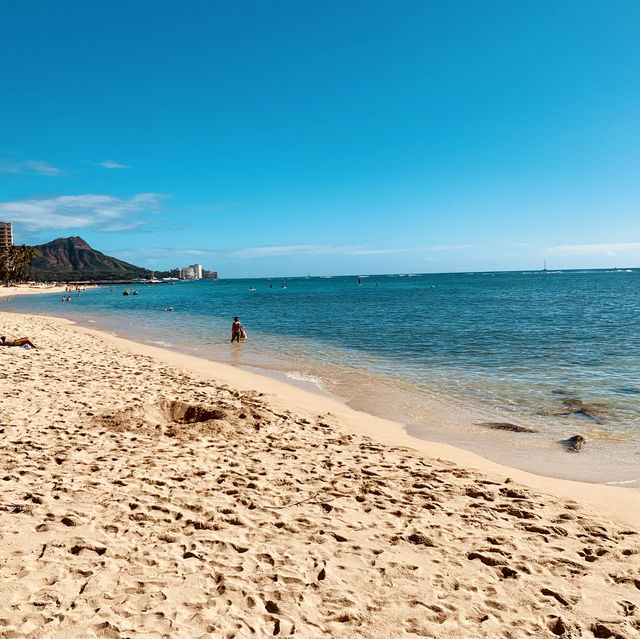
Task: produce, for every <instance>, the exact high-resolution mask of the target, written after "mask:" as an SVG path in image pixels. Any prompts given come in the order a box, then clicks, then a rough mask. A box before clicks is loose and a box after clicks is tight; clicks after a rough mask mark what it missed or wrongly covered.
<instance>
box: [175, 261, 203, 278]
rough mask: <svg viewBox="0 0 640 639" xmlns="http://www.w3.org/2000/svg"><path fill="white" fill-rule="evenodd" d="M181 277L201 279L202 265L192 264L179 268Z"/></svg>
mask: <svg viewBox="0 0 640 639" xmlns="http://www.w3.org/2000/svg"><path fill="white" fill-rule="evenodd" d="M178 273H179V277H180V279H181V280H201V279H202V265H201V264H191V265H190V266H187V267H186V268H181V269H178Z"/></svg>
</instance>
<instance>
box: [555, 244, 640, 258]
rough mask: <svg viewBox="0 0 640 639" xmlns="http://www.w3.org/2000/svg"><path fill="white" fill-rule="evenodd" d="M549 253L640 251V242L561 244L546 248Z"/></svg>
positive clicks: (612, 253)
mask: <svg viewBox="0 0 640 639" xmlns="http://www.w3.org/2000/svg"><path fill="white" fill-rule="evenodd" d="M547 251H548V252H549V253H554V254H561V255H609V256H614V255H616V254H617V253H626V252H627V251H640V242H619V243H617V244H563V245H561V246H553V247H551V248H548V249H547Z"/></svg>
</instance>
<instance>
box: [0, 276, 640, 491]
mask: <svg viewBox="0 0 640 639" xmlns="http://www.w3.org/2000/svg"><path fill="white" fill-rule="evenodd" d="M358 280H359V282H358ZM252 287H253V288H255V290H253V291H252V290H250V288H252ZM124 288H125V287H124V286H114V287H102V288H97V289H92V290H87V291H86V292H83V293H82V294H81V295H80V296H76V295H75V294H74V295H73V296H72V301H71V302H70V303H64V304H63V303H61V301H60V296H57V295H34V296H23V297H18V298H14V299H12V300H11V301H10V302H8V303H6V304H5V303H3V304H2V308H3V310H5V309H6V310H14V311H19V312H29V313H40V314H47V315H56V316H62V317H67V318H70V319H74V320H76V321H77V322H78V323H80V324H84V325H88V326H92V327H94V328H101V329H105V330H109V331H112V332H114V333H116V334H119V335H122V336H125V337H129V338H132V339H136V340H139V341H145V342H149V343H151V344H154V345H159V346H164V347H167V348H173V349H177V350H181V351H186V352H189V353H192V354H197V355H199V356H201V357H205V358H210V359H215V360H219V361H224V362H228V363H231V364H234V365H237V366H243V367H252V368H258V369H262V370H265V371H269V372H270V374H273V375H276V376H285V377H286V378H287V379H289V380H290V381H292V382H294V383H298V384H301V385H304V386H311V387H312V388H315V389H317V390H321V391H324V392H327V393H330V394H332V395H336V396H338V397H340V398H342V399H344V400H345V401H347V402H348V403H349V404H350V405H352V406H354V407H356V408H358V409H362V410H367V411H369V412H372V413H375V414H379V415H381V416H385V417H392V418H395V419H399V420H401V421H402V422H403V423H405V424H406V426H407V429H408V431H409V432H410V433H411V434H412V435H414V436H416V437H422V438H426V439H435V440H440V441H446V442H450V443H453V444H455V445H457V446H461V447H463V448H467V449H470V450H473V451H475V452H478V453H480V454H482V455H484V456H486V457H489V458H492V459H494V460H496V461H500V462H503V463H505V464H507V465H511V466H517V467H521V468H525V469H528V470H532V471H534V472H539V473H542V474H550V475H555V476H561V477H571V478H575V479H581V480H586V481H599V482H619V483H623V484H625V483H626V484H627V485H629V486H632V487H633V486H640V481H636V480H638V479H640V270H617V271H567V272H510V273H468V274H460V273H458V274H438V275H410V274H407V275H371V276H360V277H359V278H358V277H357V276H352V277H333V278H317V277H310V278H285V279H270V280H269V279H253V280H219V281H208V280H200V281H195V282H177V283H175V284H158V285H154V286H146V285H140V286H137V287H134V288H136V290H137V291H138V295H137V296H123V294H122V292H123V290H124ZM165 306H167V307H168V306H171V307H173V309H174V312H165V311H164V310H163V309H164V308H165ZM234 315H239V316H240V320H241V322H242V323H243V325H244V327H245V330H246V331H247V333H248V335H249V339H248V340H247V341H246V342H245V343H242V344H240V345H237V344H234V345H231V344H230V343H229V339H230V327H231V322H232V320H233V316H234ZM492 422H498V423H511V424H514V425H517V426H521V427H526V428H530V429H532V430H535V431H536V432H534V433H530V432H526V433H525V432H518V433H514V432H508V431H503V430H496V429H494V428H492V427H490V426H489V425H488V424H489V423H492ZM576 434H580V435H582V436H584V437H585V438H586V440H587V443H586V444H585V446H584V447H583V449H582V451H581V452H579V453H576V452H568V451H567V450H566V449H565V448H564V447H563V445H562V444H561V443H560V442H561V441H562V440H564V439H566V438H568V437H570V436H572V435H576Z"/></svg>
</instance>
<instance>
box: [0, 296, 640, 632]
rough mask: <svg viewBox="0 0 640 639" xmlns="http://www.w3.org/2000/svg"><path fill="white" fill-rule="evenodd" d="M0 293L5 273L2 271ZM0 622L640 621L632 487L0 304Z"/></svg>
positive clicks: (197, 626) (216, 625)
mask: <svg viewBox="0 0 640 639" xmlns="http://www.w3.org/2000/svg"><path fill="white" fill-rule="evenodd" d="M12 294H13V292H12ZM0 322H1V326H2V334H3V335H7V336H9V337H21V336H24V335H28V336H29V337H30V338H31V339H32V340H33V341H34V342H35V343H36V345H38V346H39V349H38V350H31V349H26V348H2V349H0V358H1V362H0V380H1V381H0V390H1V391H2V392H1V393H0V441H1V442H2V446H3V449H4V455H3V456H2V461H1V464H2V468H1V469H0V482H1V483H0V486H1V487H2V500H1V502H0V524H1V525H0V538H1V541H2V544H1V545H0V637H3V638H4V637H6V638H7V639H9V638H13V637H30V638H38V637H64V638H65V639H66V638H68V637H108V638H116V637H121V638H125V637H136V638H147V637H149V638H151V637H154V638H155V637H171V638H173V637H180V638H181V637H184V638H185V639H187V638H189V639H191V638H194V637H216V638H217V637H225V638H231V637H236V638H241V637H242V638H244V637H259V638H260V637H269V636H274V635H275V636H283V637H286V636H294V637H326V636H329V637H340V638H343V637H371V638H387V637H388V638H392V637H432V638H438V639H439V638H443V637H468V638H475V637H505V638H506V637H509V638H518V637H553V636H560V637H567V638H569V637H571V638H575V637H618V638H619V637H625V638H631V637H637V636H640V612H639V610H638V605H639V604H640V492H639V491H637V490H629V489H625V488H621V487H612V486H603V485H595V484H580V483H577V482H569V481H562V480H557V479H550V478H545V477H540V476H535V475H531V474H528V473H525V472H523V471H517V470H513V469H510V468H507V467H505V466H500V465H498V464H495V463H492V462H488V461H486V460H484V459H482V458H480V457H478V456H475V455H473V454H471V453H467V452H464V451H461V450H457V449H455V448H452V447H450V446H447V445H444V444H433V443H430V442H424V441H419V440H416V439H414V438H411V437H410V436H409V435H407V434H406V432H405V431H404V430H403V428H402V425H401V424H397V423H394V422H389V421H386V420H383V419H379V418H376V417H373V416H371V415H367V414H364V413H358V412H356V411H353V410H351V409H349V408H348V407H347V406H345V405H344V404H342V403H341V402H339V401H337V400H334V399H332V398H330V397H324V396H320V395H315V394H312V393H309V392H307V391H305V390H302V389H300V388H296V387H293V386H289V385H287V384H284V383H283V382H280V381H279V380H276V379H272V378H268V377H263V376H259V375H254V374H252V373H248V372H246V371H243V370H239V369H237V368H233V367H230V366H225V365H223V364H217V363H214V362H210V361H206V360H201V359H197V358H194V357H189V356H186V355H182V354H178V353H174V352H170V351H165V350H161V349H156V348H152V347H149V346H146V345H141V344H137V343H134V342H127V341H125V340H122V339H119V338H116V337H113V336H111V335H108V334H101V333H98V332H95V331H91V330H89V329H83V328H79V327H75V326H74V325H72V324H70V323H68V322H65V321H63V320H56V319H53V318H45V317H33V316H26V315H17V314H11V313H0Z"/></svg>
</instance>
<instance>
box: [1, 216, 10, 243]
mask: <svg viewBox="0 0 640 639" xmlns="http://www.w3.org/2000/svg"><path fill="white" fill-rule="evenodd" d="M0 246H13V227H12V225H11V222H0Z"/></svg>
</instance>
